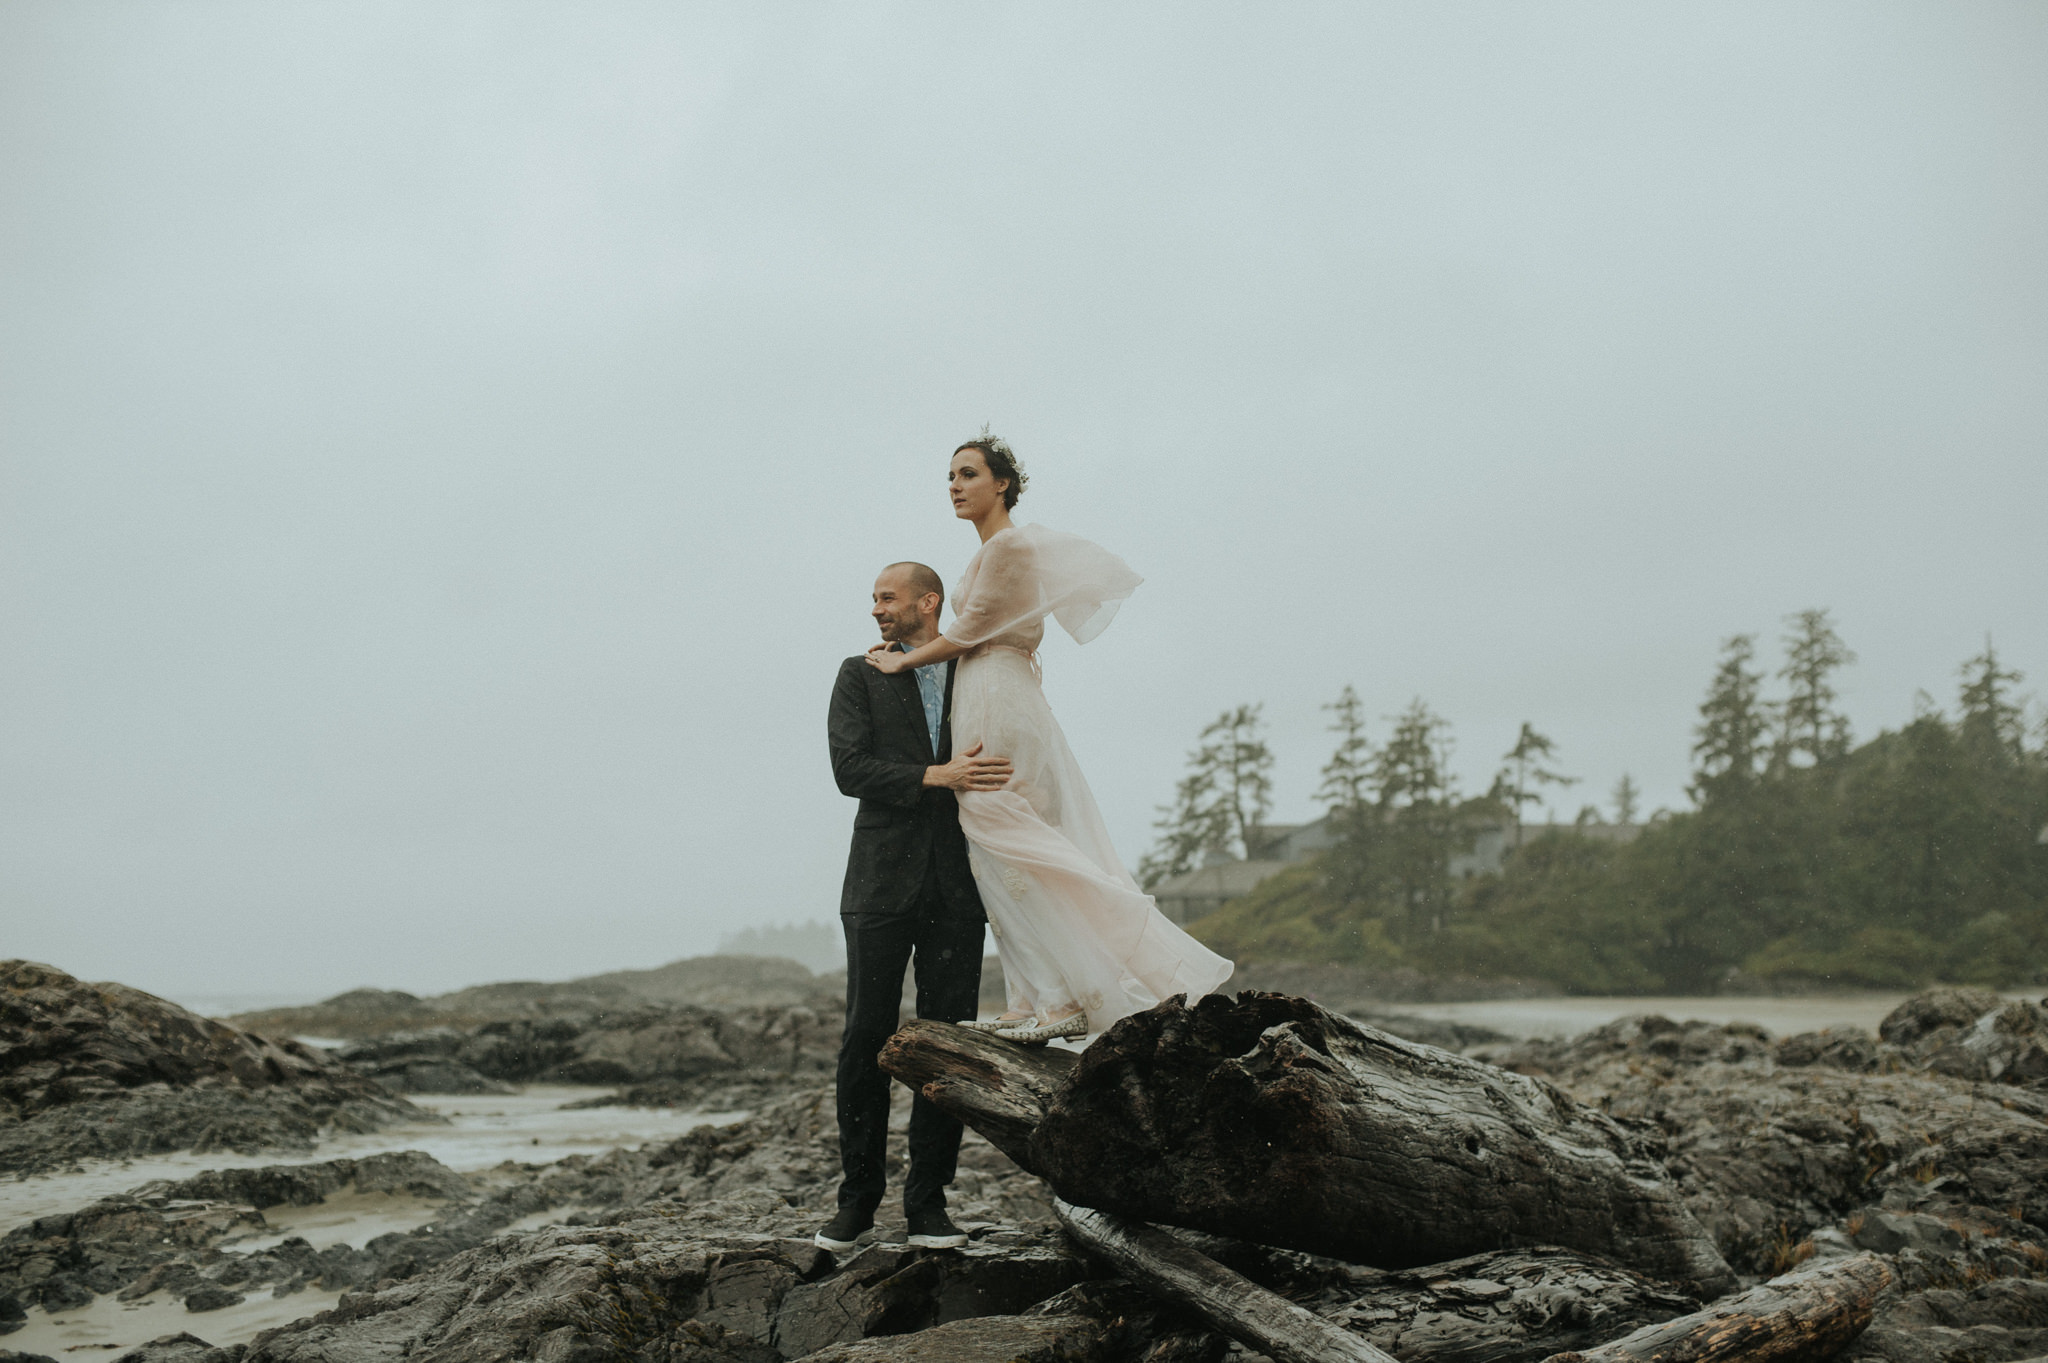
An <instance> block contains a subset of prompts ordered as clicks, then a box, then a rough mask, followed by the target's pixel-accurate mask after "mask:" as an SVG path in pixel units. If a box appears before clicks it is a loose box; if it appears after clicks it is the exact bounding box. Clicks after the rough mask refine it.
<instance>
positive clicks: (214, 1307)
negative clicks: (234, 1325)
mask: <svg viewBox="0 0 2048 1363" xmlns="http://www.w3.org/2000/svg"><path fill="white" fill-rule="evenodd" d="M245 1300H247V1299H246V1298H244V1297H243V1296H242V1294H241V1293H239V1292H230V1291H229V1290H228V1289H227V1288H225V1287H221V1286H219V1285H218V1284H215V1283H208V1284H207V1285H206V1286H204V1287H197V1288H194V1289H193V1290H192V1291H190V1292H187V1293H186V1294H185V1309H186V1310H187V1311H218V1310H220V1309H221V1308H222V1307H224V1306H239V1305H241V1304H242V1302H243V1301H245Z"/></svg>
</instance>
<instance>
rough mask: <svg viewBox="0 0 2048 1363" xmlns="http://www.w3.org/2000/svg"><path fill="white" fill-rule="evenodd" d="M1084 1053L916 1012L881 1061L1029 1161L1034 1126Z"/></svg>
mask: <svg viewBox="0 0 2048 1363" xmlns="http://www.w3.org/2000/svg"><path fill="white" fill-rule="evenodd" d="M1078 1059H1079V1057H1078V1056H1076V1055H1075V1054H1074V1053H1073V1052H1072V1051H1067V1050H1061V1049H1059V1048H1058V1047H1054V1046H1019V1045H1018V1044H1017V1043H1016V1042H1014V1041H998V1040H996V1039H995V1038H993V1037H991V1036H989V1035H988V1034H987V1033H986V1032H976V1031H970V1030H969V1029H967V1028H965V1027H960V1026H956V1025H955V1024H953V1023H950V1022H928V1021H926V1020H924V1019H922V1018H918V1019H913V1020H912V1021H910V1022H907V1023H905V1024H904V1025H903V1029H902V1030H901V1031H899V1032H897V1033H896V1035H894V1036H892V1037H890V1038H889V1040H888V1041H887V1042H886V1043H885V1044H884V1045H883V1047H882V1054H881V1058H880V1064H881V1066H882V1068H883V1069H884V1070H886V1071H888V1073H890V1074H891V1075H894V1076H895V1077H896V1078H898V1079H901V1080H902V1081H903V1082H904V1083H906V1084H908V1085H910V1087H912V1088H913V1089H916V1090H918V1091H919V1092H921V1093H923V1094H924V1096H925V1097H927V1098H929V1099H931V1100H932V1102H934V1103H936V1104H938V1106H939V1108H940V1109H941V1110H942V1111H944V1112H946V1113H949V1114H951V1115H952V1116H954V1117H957V1118H958V1119H959V1120H961V1121H963V1122H965V1123H967V1125H969V1126H971V1127H973V1128H974V1129H975V1130H976V1131H978V1132H980V1133H981V1135H982V1136H983V1137H984V1138H985V1139H986V1140H987V1141H988V1143H989V1144H990V1145H993V1146H994V1147H995V1148H996V1149H998V1150H1000V1151H1002V1152H1003V1153H1004V1154H1006V1155H1008V1156H1009V1157H1010V1158H1011V1159H1013V1160H1015V1161H1017V1163H1018V1164H1020V1165H1022V1166H1023V1167H1024V1168H1025V1169H1027V1170H1029V1171H1030V1172H1032V1173H1034V1174H1037V1175H1038V1176H1039V1177H1040V1178H1044V1177H1045V1171H1044V1170H1043V1169H1040V1168H1037V1167H1036V1166H1034V1165H1033V1164H1032V1163H1031V1133H1032V1132H1033V1131H1034V1130H1036V1129H1037V1127H1038V1124H1039V1122H1041V1121H1043V1120H1044V1118H1045V1110H1046V1107H1047V1105H1048V1104H1049V1103H1050V1102H1051V1101H1052V1095H1053V1093H1054V1092H1055V1091H1056V1090H1057V1089H1058V1088H1059V1086H1060V1085H1061V1084H1062V1083H1064V1082H1065V1081H1066V1078H1067V1076H1068V1075H1070V1074H1071V1073H1073V1069H1074V1064H1075V1062H1076V1061H1077V1060H1078Z"/></svg>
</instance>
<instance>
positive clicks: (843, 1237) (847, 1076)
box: [816, 563, 1010, 1253]
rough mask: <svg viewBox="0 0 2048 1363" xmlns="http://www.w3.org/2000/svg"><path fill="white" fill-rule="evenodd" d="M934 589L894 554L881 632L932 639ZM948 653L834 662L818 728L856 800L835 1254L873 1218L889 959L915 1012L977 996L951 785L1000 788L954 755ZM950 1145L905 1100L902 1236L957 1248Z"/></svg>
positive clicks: (881, 1144)
mask: <svg viewBox="0 0 2048 1363" xmlns="http://www.w3.org/2000/svg"><path fill="white" fill-rule="evenodd" d="M945 598H946V589H945V587H944V585H943V584H941V583H940V581H939V575H938V574H937V573H935V572H933V571H932V570H931V569H929V568H927V567H925V566H924V565H923V564H922V563H892V564H890V565H889V566H888V567H886V568H884V569H883V570H882V575H881V576H880V577H878V578H876V579H875V591H874V601H875V604H874V608H873V609H872V610H870V611H869V612H868V613H869V614H870V615H872V616H873V617H874V620H875V623H876V624H877V625H879V626H881V630H882V638H883V640H884V641H885V642H886V643H887V644H888V645H889V646H890V647H892V648H896V649H900V650H902V651H903V652H906V653H908V652H910V651H912V650H913V649H916V648H917V647H919V646H920V645H922V644H926V643H929V642H930V641H931V640H933V639H935V638H937V637H938V633H939V607H940V606H942V605H943V604H944V603H945ZM952 700H953V664H952V663H951V662H944V663H934V664H933V665H931V666H930V667H919V668H913V669H910V670H908V671H904V672H898V673H896V674H895V675H893V676H884V675H882V673H881V672H879V671H877V670H876V669H874V668H872V667H869V666H868V665H867V662H866V661H865V659H863V658H848V659H847V660H846V661H845V662H844V663H841V664H840V666H839V678H838V680H837V681H835V682H834V683H833V684H832V711H831V715H830V718H829V720H828V722H827V732H828V734H829V736H830V739H831V746H832V775H833V777H834V778H835V779H836V780H837V781H838V783H839V790H840V793H841V794H844V795H851V796H854V797H855V798H857V799H858V800H859V801H860V812H859V813H858V814H856V815H855V816H854V820H853V848H852V850H851V852H850V853H849V854H848V856H847V861H846V885H845V888H844V890H843V891H842V892H841V895H840V900H839V921H840V923H841V925H842V926H843V927H844V928H845V930H846V1031H845V1033H844V1035H843V1037H842V1039H841V1041H840V1043H839V1158H840V1164H841V1166H842V1169H843V1171H844V1177H843V1178H842V1180H841V1182H840V1184H839V1210H838V1214H837V1215H835V1216H834V1217H833V1218H832V1220H831V1221H830V1222H829V1223H828V1224H827V1225H826V1226H825V1228H824V1229H823V1230H821V1231H819V1232H818V1234H817V1236H816V1240H817V1243H818V1244H819V1245H820V1246H821V1247H822V1248H825V1249H828V1250H831V1251H833V1252H834V1253H839V1252H841V1251H844V1250H849V1249H852V1248H853V1245H854V1242H855V1241H856V1240H858V1239H859V1238H860V1236H861V1235H862V1234H863V1233H864V1232H866V1231H867V1230H868V1229H870V1228H871V1227H872V1226H873V1225H874V1224H875V1208H877V1207H879V1206H880V1205H881V1202H882V1189H883V1185H884V1182H885V1179H884V1175H883V1168H882V1159H883V1152H884V1149H885V1147H886V1145H887V1142H888V1137H889V1077H888V1076H887V1075H885V1074H883V1073H882V1071H881V1069H880V1068H879V1067H878V1066H877V1065H876V1063H875V1061H876V1057H877V1056H878V1055H880V1054H881V1050H882V1043H883V1042H885V1041H887V1040H888V1039H889V1035H890V1033H892V1032H894V1031H895V1030H896V1021H897V1010H898V1008H899V1007H900V1006H901V1003H902V999H903V971H904V967H905V965H906V964H909V963H912V962H914V963H915V966H916V977H917V1015H918V1016H919V1017H921V1018H936V1019H938V1020H939V1021H942V1022H962V1021H965V1020H967V1019H969V1018H972V1017H973V1016H974V1014H975V1008H976V1004H977V1002H978V1000H979V998H980V994H981V941H982V937H981V934H982V923H983V921H984V918H983V914H982V909H981V892H980V891H979V890H978V889H976V888H975V884H974V874H973V872H972V871H971V870H969V869H968V865H967V839H966V838H965V837H963V836H962V835H961V832H960V812H959V807H958V806H957V805H956V804H955V803H954V792H955V791H961V790H1000V789H1001V788H1002V786H1003V784H1004V783H1005V782H1007V781H1008V780H1009V779H1010V763H1009V761H1008V760H1007V759H1005V758H995V757H983V756H981V755H980V753H981V745H980V744H978V743H977V744H976V745H975V746H974V747H973V748H972V749H971V750H970V751H969V752H967V753H965V754H963V755H962V756H959V757H954V756H953V755H952V750H953V735H952V731H951V728H950V724H949V721H950V719H951V711H952ZM959 1155H960V1123H959V1122H957V1121H955V1120H953V1119H952V1118H951V1117H948V1116H947V1115H946V1114H945V1113H943V1112H941V1111H939V1110H938V1108H936V1107H934V1106H933V1105H932V1104H931V1103H930V1102H928V1101H927V1100H926V1099H924V1098H923V1097H921V1096H920V1097H917V1098H913V1099H912V1100H911V1104H910V1172H909V1176H908V1177H907V1178H906V1179H905V1180H904V1184H903V1210H904V1213H905V1215H906V1217H907V1218H908V1220H909V1222H910V1243H911V1244H913V1245H917V1246H921V1247H927V1248H947V1247H950V1246H954V1245H964V1244H966V1243H967V1237H966V1235H964V1234H963V1233H962V1232H961V1231H960V1228H959V1227H957V1226H955V1225H954V1224H953V1222H952V1220H951V1219H950V1218H948V1217H947V1215H946V1185H947V1184H949V1183H951V1182H952V1181H953V1172H954V1168H955V1165H956V1163H957V1162H958V1159H959Z"/></svg>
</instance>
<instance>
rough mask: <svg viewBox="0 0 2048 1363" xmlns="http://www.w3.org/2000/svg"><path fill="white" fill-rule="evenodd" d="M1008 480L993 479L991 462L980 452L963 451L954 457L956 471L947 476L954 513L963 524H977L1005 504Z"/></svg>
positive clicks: (948, 492) (947, 487) (947, 485)
mask: <svg viewBox="0 0 2048 1363" xmlns="http://www.w3.org/2000/svg"><path fill="white" fill-rule="evenodd" d="M1009 485H1010V484H1009V480H1008V479H1007V478H991V477H990V476H989V472H988V460H986V459H984V458H983V457H982V453H981V451H980V450H961V451H960V452H959V453H958V454H956V455H954V456H953V470H952V472H951V473H950V474H948V475H947V477H946V495H947V496H949V497H951V498H952V499H953V514H954V515H955V516H958V517H959V518H960V519H961V520H963V521H978V520H980V519H981V518H982V517H983V516H986V515H988V514H989V512H991V511H994V510H996V509H997V508H998V507H1000V506H1001V505H1002V504H1003V489H1004V488H1006V487H1008V486H1009Z"/></svg>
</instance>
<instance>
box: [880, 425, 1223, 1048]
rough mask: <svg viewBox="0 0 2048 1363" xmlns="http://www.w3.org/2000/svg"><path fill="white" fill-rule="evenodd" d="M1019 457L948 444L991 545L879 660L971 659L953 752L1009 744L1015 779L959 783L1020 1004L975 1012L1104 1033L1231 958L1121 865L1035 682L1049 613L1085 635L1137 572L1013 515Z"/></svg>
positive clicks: (1213, 976)
mask: <svg viewBox="0 0 2048 1363" xmlns="http://www.w3.org/2000/svg"><path fill="white" fill-rule="evenodd" d="M1024 483H1025V478H1024V471H1023V470H1022V469H1021V468H1019V467H1018V465H1017V458H1016V456H1015V455H1014V454H1013V453H1012V452H1011V450H1010V447H1009V446H1008V445H1007V444H1005V443H1004V442H1003V441H1002V440H1000V439H997V438H996V437H994V436H991V435H989V434H988V433H987V432H985V431H984V432H983V434H982V436H981V438H979V439H977V440H970V441H968V442H967V443H966V444H964V445H962V446H960V448H959V449H957V450H955V451H954V452H953V461H952V469H951V473H950V475H949V476H948V478H947V483H946V487H947V492H948V494H949V495H950V496H951V497H952V500H953V514H954V515H955V516H958V517H959V518H961V519H962V520H966V521H971V522H972V523H973V524H974V528H975V530H976V531H977V532H979V534H980V535H981V550H980V552H979V553H977V554H975V556H974V558H973V559H972V560H971V561H970V562H969V563H968V565H967V571H966V572H965V573H963V574H962V575H961V578H960V582H959V585H958V586H956V587H955V588H954V590H953V623H952V625H951V626H950V627H948V628H947V630H946V631H945V632H944V633H943V634H941V635H940V636H939V637H938V638H937V639H934V640H932V641H931V642H930V643H928V644H925V645H923V646H922V647H920V648H918V649H917V650H916V651H914V652H912V653H892V652H887V651H885V647H884V646H879V645H878V646H877V647H876V648H875V649H873V650H871V651H870V652H869V654H868V662H869V663H871V664H873V665H874V666H875V667H878V668H880V669H882V670H883V671H884V672H898V671H901V670H902V669H904V668H906V667H922V666H925V665H927V664H929V663H936V662H942V661H944V660H945V659H948V658H958V659H960V663H959V666H958V667H957V668H956V670H955V672H954V676H953V744H954V751H956V752H964V751H966V750H968V749H969V748H971V747H973V746H974V745H975V744H977V743H980V744H983V745H984V750H985V751H986V752H988V753H989V754H990V755H992V756H997V757H1007V758H1009V759H1010V763H1011V767H1012V770H1013V772H1014V774H1013V775H1012V776H1011V778H1010V782H1009V784H1008V786H1006V787H1005V788H1004V789H1002V790H994V791H962V792H961V793H960V796H959V801H960V828H961V831H962V832H963V833H965V834H966V835H967V851H968V859H969V861H970V863H971V864H972V866H973V868H974V874H975V877H976V879H977V880H978V881H979V883H980V887H981V900H982V904H983V905H984V906H985V907H986V908H987V910H988V920H989V926H990V928H991V930H992V931H994V933H995V936H996V950H997V952H998V953H999V955H1000V957H1001V959H1002V963H1003V979H1004V982H1005V984H1006V985H1007V986H1008V988H1009V1010H1008V1011H1007V1012H1006V1013H1004V1014H1003V1015H1002V1016H1001V1017H999V1018H997V1019H996V1020H995V1021H994V1022H993V1023H980V1024H970V1025H975V1026H979V1027H982V1028H983V1029H985V1030H992V1031H995V1032H996V1033H997V1034H998V1035H1001V1036H1007V1037H1011V1038H1014V1039H1015V1040H1018V1041H1023V1042H1027V1043H1034V1044H1035V1043H1041V1042H1044V1041H1048V1040H1050V1039H1052V1038H1054V1037H1078V1036H1086V1035H1088V1034H1089V1033H1090V1032H1091V1031H1094V1032H1100V1031H1102V1030H1103V1029H1104V1028H1106V1027H1108V1026H1109V1025H1110V1024H1111V1023H1113V1022H1115V1021H1116V1020H1117V1019H1118V1018H1122V1017H1127V1016H1129V1015H1130V1014H1132V1013H1136V1012H1139V1011H1141V1010H1143V1009H1146V1008H1150V1007H1151V1006H1152V1005H1153V1004H1155V1003H1158V1002H1159V1001H1160V1000H1162V999H1165V998H1169V997H1171V996H1172V995H1175V994H1186V995H1187V996H1188V997H1189V998H1190V999H1193V998H1196V997H1198V996H1200V995H1203V994H1208V993H1213V992H1215V990H1216V989H1217V987H1218V986H1220V985H1221V984H1222V983H1223V982H1224V981H1225V980H1227V979H1229V978H1230V972H1231V970H1232V969H1233V966H1232V964H1231V962H1229V961H1227V960H1225V959H1224V958H1223V957H1221V956H1218V955H1217V954H1216V953H1215V952H1213V951H1211V950H1209V949H1208V948H1207V947H1205V946H1203V945H1202V944H1201V943H1200V942H1197V941H1196V940H1195V939H1194V938H1192V937H1190V936H1188V934H1187V933H1185V932H1183V931H1182V930H1181V929H1180V928H1178V927H1176V926H1175V925H1174V924H1173V923H1171V922H1169V921H1168V920H1167V918H1166V916H1165V915H1164V914H1162V913H1160V912H1159V908H1158V906H1157V905H1156V904H1154V903H1153V901H1152V896H1150V895H1148V894H1146V893H1145V892H1144V891H1143V890H1141V889H1140V888H1138V883H1137V882H1136V881H1135V880H1133V879H1132V878H1131V874H1130V872H1129V871H1126V870H1125V869H1124V865H1123V862H1122V861H1121V860H1120V859H1118V857H1117V854H1116V849H1115V848H1114V847H1112V846H1111V845H1110V841H1109V831H1108V829H1106V828H1105V827H1104V826H1103V823H1102V815H1101V813H1100V812H1099V811H1098V810H1097V809H1096V806H1095V797H1094V796H1093V795H1092V794H1091V793H1090V792H1089V790H1088V782H1087V781H1086V779H1084V778H1083V777H1082V775H1081V768H1080V767H1079V766H1078V765H1077V764H1076V763H1075V761H1074V755H1073V753H1072V752H1070V751H1069V750H1068V748H1067V740H1066V736H1065V735H1064V734H1062V733H1061V732H1060V726H1059V724H1058V722H1057V721H1055V720H1054V719H1053V716H1052V709H1051V707H1049V706H1048V705H1047V704H1046V702H1045V692H1044V690H1043V689H1042V688H1041V687H1040V685H1039V663H1038V645H1039V642H1040V641H1041V640H1042V639H1043V638H1044V637H1045V620H1046V617H1047V616H1051V617H1052V618H1053V619H1054V620H1056V621H1058V622H1059V624H1060V626H1061V627H1062V628H1064V629H1065V630H1066V631H1067V633H1068V634H1070V635H1072V636H1073V637H1074V639H1075V640H1076V642H1079V643H1084V644H1085V643H1087V642H1088V641H1089V640H1090V639H1093V638H1094V637H1095V636H1096V635H1098V634H1100V633H1102V631H1103V629H1104V628H1106V627H1107V626H1108V624H1109V622H1110V620H1111V619H1112V618H1113V617H1114V616H1115V615H1116V612H1117V608H1118V607H1119V606H1120V605H1122V604H1123V600H1124V598H1125V597H1127V596H1129V595H1130V594H1131V592H1132V591H1133V590H1135V589H1136V588H1137V585H1138V583H1139V582H1140V581H1141V580H1142V579H1140V578H1139V577H1138V575H1137V574H1136V573H1134V572H1132V571H1131V570H1130V567H1129V566H1128V565H1127V564H1125V563H1124V561H1123V560H1122V559H1120V558H1118V557H1117V556H1116V555H1114V554H1112V553H1110V552H1109V551H1108V550H1106V549H1103V548H1101V547H1100V546H1099V545H1095V544H1092V543H1090V542H1089V541H1087V540H1084V539H1081V538H1080V537H1079V536H1076V535H1068V534H1063V533H1061V532H1060V531H1057V530H1048V529H1046V528H1045V527H1044V526H1039V525H1018V524H1015V523H1013V522H1012V521H1011V519H1010V510H1011V508H1012V507H1014V506H1016V504H1017V497H1018V495H1019V494H1020V493H1021V492H1023V490H1024Z"/></svg>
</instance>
